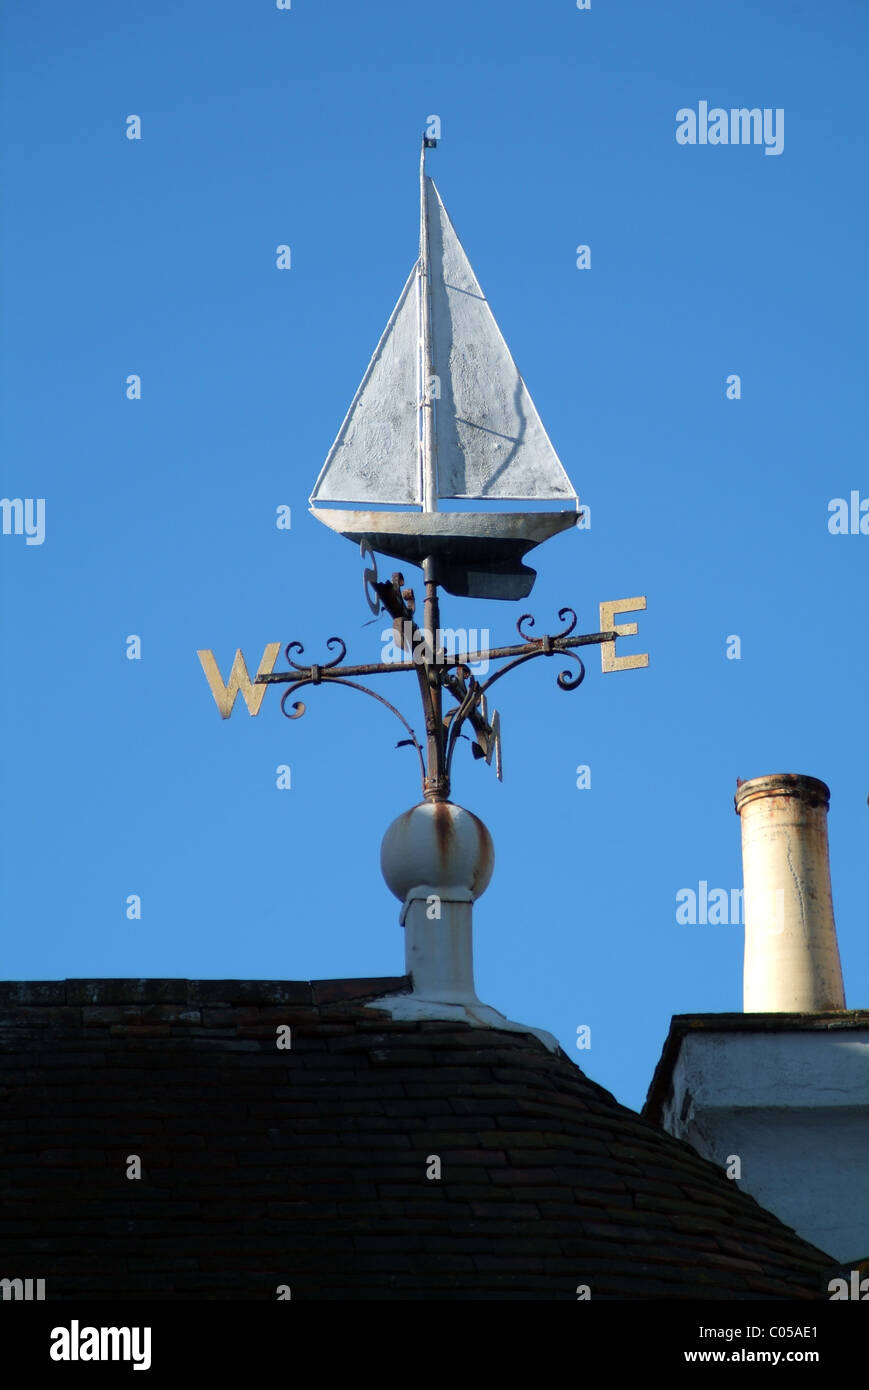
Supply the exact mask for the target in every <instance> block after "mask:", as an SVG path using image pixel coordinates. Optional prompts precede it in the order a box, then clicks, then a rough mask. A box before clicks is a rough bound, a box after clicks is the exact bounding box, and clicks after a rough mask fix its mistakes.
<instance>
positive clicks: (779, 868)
mask: <svg viewBox="0 0 869 1390" xmlns="http://www.w3.org/2000/svg"><path fill="white" fill-rule="evenodd" d="M736 787H737V791H736V796H735V798H734V804H735V806H736V812H737V815H738V816H739V818H740V820H741V822H742V872H743V883H744V893H743V912H744V920H745V965H744V972H743V1005H742V1007H743V1010H744V1011H745V1013H819V1012H823V1011H824V1010H827V1009H844V1007H845V991H844V987H843V984H842V967H841V965H840V963H839V947H838V944H837V941H836V924H835V922H834V920H833V898H832V890H831V887H830V860H829V850H828V845H827V810H828V808H829V805H830V789H829V787H828V786H826V785H825V783H823V782H820V781H818V779H817V778H816V777H803V776H801V775H800V774H798V773H794V772H784V773H777V774H775V775H773V776H769V777H752V778H751V779H750V780H749V781H747V782H743V781H741V780H739V779H737V783H736Z"/></svg>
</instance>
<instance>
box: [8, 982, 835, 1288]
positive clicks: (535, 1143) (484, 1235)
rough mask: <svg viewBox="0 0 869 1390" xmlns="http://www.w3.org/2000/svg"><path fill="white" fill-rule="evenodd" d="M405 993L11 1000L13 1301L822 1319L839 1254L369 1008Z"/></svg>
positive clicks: (622, 1111)
mask: <svg viewBox="0 0 869 1390" xmlns="http://www.w3.org/2000/svg"><path fill="white" fill-rule="evenodd" d="M407 989H409V981H408V980H406V979H380V980H341V981H325V982H323V981H321V982H313V983H311V982H270V981H225V980H224V981H214V980H206V981H192V980H191V981H188V980H67V981H59V982H36V983H6V984H0V1191H2V1203H0V1265H2V1267H0V1277H5V1278H27V1277H32V1278H45V1279H46V1298H47V1299H49V1300H52V1299H72V1298H82V1297H97V1298H98V1297H109V1298H113V1299H131V1298H137V1299H142V1298H166V1299H169V1298H171V1299H173V1300H178V1299H221V1298H223V1299H269V1300H273V1299H275V1297H276V1290H277V1288H278V1286H279V1285H288V1286H290V1288H291V1290H292V1298H293V1299H299V1298H302V1299H311V1298H319V1299H418V1298H425V1299H432V1298H437V1299H502V1298H506V1299H511V1298H517V1299H569V1300H571V1301H574V1300H575V1299H576V1297H577V1286H578V1285H580V1284H586V1285H588V1286H589V1289H590V1293H591V1298H592V1300H595V1299H625V1298H639V1299H647V1298H648V1299H687V1298H704V1299H746V1298H748V1299H771V1298H787V1299H807V1298H809V1299H810V1298H818V1299H826V1297H827V1292H826V1279H827V1277H828V1276H829V1271H830V1268H831V1266H832V1265H833V1264H834V1261H833V1260H832V1259H831V1258H830V1257H829V1256H827V1255H824V1254H823V1253H822V1252H820V1251H818V1250H816V1249H814V1247H812V1246H810V1245H808V1244H806V1243H805V1242H804V1241H803V1240H801V1239H800V1238H799V1237H797V1236H796V1235H794V1234H793V1233H792V1232H791V1231H789V1230H788V1229H787V1228H786V1227H785V1226H783V1225H782V1224H781V1222H779V1221H778V1220H777V1219H776V1217H774V1216H772V1215H771V1214H770V1213H768V1212H766V1211H765V1210H763V1209H762V1208H761V1207H759V1206H758V1205H757V1203H756V1202H755V1201H754V1200H753V1199H752V1198H750V1197H749V1196H747V1195H746V1194H744V1193H742V1192H740V1191H739V1190H738V1188H737V1186H736V1184H735V1183H733V1182H730V1181H728V1179H727V1178H726V1177H725V1176H724V1175H723V1174H722V1172H721V1171H720V1170H719V1169H717V1168H715V1167H714V1166H713V1165H712V1164H710V1163H708V1162H706V1161H705V1160H704V1159H701V1158H699V1157H698V1156H697V1155H696V1154H695V1153H694V1151H693V1150H692V1149H691V1148H689V1147H688V1146H687V1145H686V1144H683V1143H681V1142H680V1141H678V1140H675V1139H673V1138H671V1137H670V1136H669V1135H666V1134H665V1133H664V1132H663V1131H662V1130H660V1129H659V1128H657V1127H656V1126H655V1125H653V1124H652V1123H650V1122H649V1121H648V1120H646V1119H643V1118H642V1117H641V1116H639V1115H637V1114H635V1113H634V1112H633V1111H630V1110H628V1109H626V1108H625V1107H624V1106H621V1105H619V1104H618V1103H617V1102H616V1101H615V1100H614V1098H613V1097H612V1096H611V1095H610V1094H609V1093H608V1092H607V1091H604V1090H603V1089H602V1088H601V1087H600V1086H597V1085H595V1083H594V1082H592V1081H590V1080H588V1078H587V1077H585V1076H584V1075H583V1073H582V1072H581V1071H580V1070H579V1068H578V1067H577V1066H576V1065H575V1064H574V1063H573V1061H572V1060H571V1059H570V1058H568V1057H567V1056H566V1054H564V1053H563V1052H560V1053H558V1054H553V1053H551V1052H549V1051H547V1049H546V1048H545V1047H544V1045H543V1044H542V1043H541V1042H540V1041H538V1039H536V1038H535V1037H534V1036H533V1035H531V1034H525V1033H511V1032H504V1031H501V1030H497V1029H489V1028H472V1027H470V1026H468V1025H466V1024H459V1023H452V1022H438V1021H422V1022H419V1021H418V1022H399V1021H395V1020H393V1019H392V1018H391V1017H389V1016H388V1015H387V1014H385V1013H383V1012H382V1011H374V1010H372V1009H371V1008H368V1007H366V1004H365V1001H366V999H369V1000H370V999H372V998H375V997H377V996H382V995H384V994H386V993H389V992H400V991H406V990H407ZM279 1025H289V1026H290V1028H291V1030H292V1034H291V1036H292V1046H291V1048H290V1049H289V1050H288V1051H281V1050H278V1048H277V1046H276V1036H277V1034H276V1029H277V1027H278V1026H279ZM134 1154H135V1155H139V1156H140V1158H141V1163H142V1177H141V1179H139V1180H135V1179H132V1180H131V1179H129V1178H128V1177H127V1176H126V1172H127V1164H128V1159H129V1156H130V1155H134ZM434 1155H436V1156H438V1157H439V1158H440V1161H441V1177H440V1179H430V1178H428V1177H427V1176H426V1171H427V1167H429V1166H430V1164H429V1159H430V1157H431V1156H434Z"/></svg>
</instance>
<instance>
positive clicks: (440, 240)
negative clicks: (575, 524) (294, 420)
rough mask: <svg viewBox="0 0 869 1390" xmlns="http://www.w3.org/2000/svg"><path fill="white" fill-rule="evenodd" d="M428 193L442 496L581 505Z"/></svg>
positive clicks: (430, 188)
mask: <svg viewBox="0 0 869 1390" xmlns="http://www.w3.org/2000/svg"><path fill="white" fill-rule="evenodd" d="M426 184H427V190H426V203H427V212H428V218H427V221H428V241H429V256H430V266H431V276H430V286H431V338H432V344H431V355H432V370H433V372H434V375H435V378H436V381H437V383H438V384H439V388H440V398H439V399H437V400H436V401H435V422H436V424H435V430H436V450H435V451H436V456H437V490H438V494H439V495H440V496H441V497H457V498H458V497H464V498H479V499H483V498H508V497H509V498H515V499H519V500H525V499H529V500H530V499H532V498H534V499H539V498H565V499H569V500H570V501H575V500H576V493H575V491H574V489H573V485H572V483H571V481H570V479H569V478H568V476H567V474H566V473H565V471H564V468H563V467H562V465H561V462H560V460H559V458H558V455H557V454H556V452H555V450H554V448H553V447H552V444H551V442H550V440H549V436H548V435H547V433H546V430H545V429H544V428H543V425H542V423H541V420H540V416H539V415H538V414H537V410H536V408H535V406H534V402H533V401H532V399H531V396H530V395H529V393H528V388H527V387H526V385H525V382H524V381H523V380H522V377H521V376H520V374H519V370H518V368H517V366H516V363H515V362H514V361H513V358H512V356H511V355H510V350H509V348H508V347H507V344H506V343H505V341H504V338H503V335H502V333H501V330H500V329H499V327H498V325H497V323H496V322H495V318H494V316H493V314H492V311H491V309H490V308H489V305H488V303H487V301H486V298H485V295H484V294H483V291H482V290H481V289H480V285H479V282H478V280H477V277H476V276H475V274H474V272H473V270H472V269H471V264H470V261H469V260H468V257H467V255H466V254H465V250H464V248H463V246H462V244H461V242H460V241H459V238H458V237H457V235H456V231H455V228H454V227H453V224H452V222H451V221H450V219H449V216H448V214H447V211H446V208H445V207H444V205H443V201H442V199H441V196H440V194H439V192H438V190H437V188H436V186H435V183H434V180H433V179H430V178H427V179H426Z"/></svg>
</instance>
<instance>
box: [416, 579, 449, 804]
mask: <svg viewBox="0 0 869 1390" xmlns="http://www.w3.org/2000/svg"><path fill="white" fill-rule="evenodd" d="M422 572H423V578H424V579H425V610H424V614H425V616H424V618H423V636H424V638H425V642H426V647H427V650H428V652H429V653H431V656H432V661H431V663H430V664H429V663H426V665H425V667H424V668H423V669H424V672H425V686H426V689H425V691H424V692H423V706H424V713H425V726H426V764H427V776H426V783H425V799H426V801H448V800H449V795H450V778H449V773H448V771H447V766H446V757H445V751H444V720H443V686H442V685H441V667H442V663H443V653H442V652H441V651H440V649H439V638H440V629H441V618H440V602H439V600H438V586H437V579H436V577H435V562H434V559H433V558H432V556H430V555H429V556H427V557H426V559H425V560H424V561H423V566H422Z"/></svg>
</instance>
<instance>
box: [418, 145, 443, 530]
mask: <svg viewBox="0 0 869 1390" xmlns="http://www.w3.org/2000/svg"><path fill="white" fill-rule="evenodd" d="M434 144H435V141H434V140H433V139H431V138H430V137H428V136H425V135H423V137H422V149H421V151H420V156H419V300H418V303H419V343H420V357H419V364H420V380H419V411H420V416H421V429H420V482H421V490H420V495H421V498H422V509H423V511H424V512H436V511H437V509H438V489H437V461H436V458H435V444H434V404H433V402H432V398H431V393H430V388H431V379H432V374H433V367H432V357H431V269H430V266H429V233H428V198H427V196H426V186H425V152H426V149H427V147H428V146H432V147H434Z"/></svg>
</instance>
